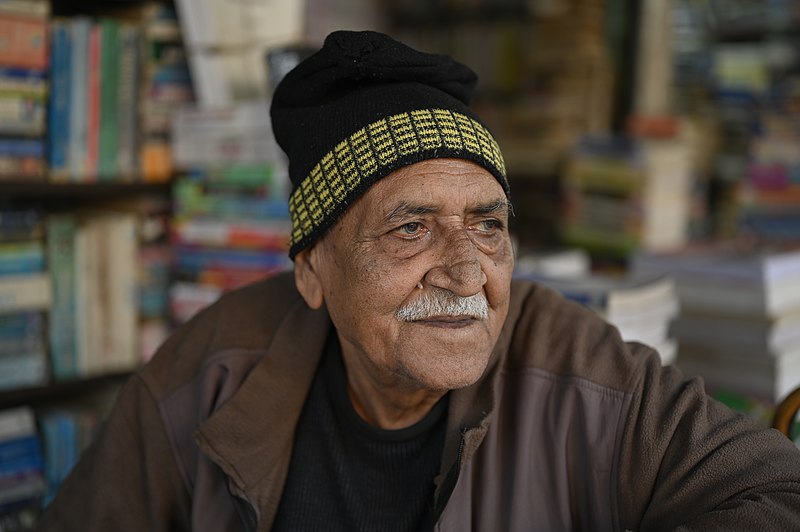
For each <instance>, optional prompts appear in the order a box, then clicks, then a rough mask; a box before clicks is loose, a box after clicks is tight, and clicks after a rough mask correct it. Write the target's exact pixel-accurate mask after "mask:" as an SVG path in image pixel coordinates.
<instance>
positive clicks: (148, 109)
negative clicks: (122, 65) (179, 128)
mask: <svg viewBox="0 0 800 532" xmlns="http://www.w3.org/2000/svg"><path fill="white" fill-rule="evenodd" d="M141 10H142V11H141V15H140V17H139V18H140V20H141V26H140V27H141V28H142V40H143V47H142V50H143V53H142V61H141V63H142V64H141V70H140V74H141V75H140V80H139V83H140V86H141V93H140V95H139V102H138V103H139V116H140V120H141V123H140V127H141V131H140V132H141V138H140V146H139V155H140V163H141V169H140V171H141V177H142V180H144V181H147V182H165V181H169V180H170V179H171V178H172V175H173V170H174V168H173V164H172V151H171V144H170V124H171V120H172V115H173V113H174V112H175V110H176V109H177V108H179V107H181V106H183V105H189V104H191V103H192V102H194V100H195V91H194V87H193V84H192V78H191V75H190V73H189V63H188V58H187V57H186V50H185V47H184V42H183V36H184V35H183V33H182V32H181V28H180V25H179V23H178V16H177V13H176V11H175V6H174V5H173V4H172V3H171V2H167V3H165V2H153V1H151V2H145V3H144V5H143V7H142V8H141Z"/></svg>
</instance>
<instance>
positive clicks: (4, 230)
mask: <svg viewBox="0 0 800 532" xmlns="http://www.w3.org/2000/svg"><path fill="white" fill-rule="evenodd" d="M42 236H43V229H42V216H41V213H40V211H39V210H38V209H35V208H13V209H0V242H22V241H28V240H37V239H41V238H42Z"/></svg>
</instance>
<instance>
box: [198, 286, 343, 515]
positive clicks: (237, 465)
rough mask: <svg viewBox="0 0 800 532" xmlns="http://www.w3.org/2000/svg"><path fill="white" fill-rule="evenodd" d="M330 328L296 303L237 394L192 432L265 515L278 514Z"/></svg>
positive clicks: (320, 315)
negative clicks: (297, 434)
mask: <svg viewBox="0 0 800 532" xmlns="http://www.w3.org/2000/svg"><path fill="white" fill-rule="evenodd" d="M330 326H331V323H330V319H329V317H328V314H327V312H326V311H324V310H319V311H313V310H311V309H309V308H308V307H307V306H306V305H305V303H304V302H303V300H302V299H298V300H297V301H296V302H295V304H294V305H293V306H292V307H291V309H290V310H289V312H288V313H287V315H286V318H285V320H284V321H283V323H282V324H281V325H280V326H279V327H278V329H277V332H276V333H275V336H274V338H273V340H272V342H271V344H270V345H269V347H268V348H267V352H266V354H265V356H264V358H263V359H262V360H261V361H260V362H259V363H258V364H257V365H256V366H255V367H254V368H253V370H252V371H251V372H250V374H249V375H248V377H247V378H246V379H245V381H244V382H243V383H242V385H241V387H240V388H239V390H238V391H237V392H236V394H235V395H234V396H233V397H231V399H230V400H229V401H228V402H227V403H225V404H224V405H223V406H222V407H220V408H219V409H218V410H217V411H216V412H215V413H214V414H213V415H212V416H211V417H209V418H208V419H207V420H206V421H204V422H203V423H202V424H201V425H200V426H199V428H198V430H197V431H196V432H195V439H196V441H197V443H198V445H199V446H200V448H201V449H202V450H203V452H205V453H206V455H207V456H208V457H209V458H211V459H212V460H213V461H214V462H215V463H217V465H219V466H220V467H221V468H222V469H223V471H224V472H225V473H226V474H227V475H228V476H229V478H230V479H231V480H232V482H233V487H234V488H235V489H238V490H239V491H240V492H241V493H242V494H243V495H246V498H247V499H248V500H249V502H250V503H251V504H252V505H253V507H254V508H256V509H257V511H258V510H259V509H260V510H263V511H265V513H267V515H274V513H275V511H277V507H278V503H279V502H280V496H281V491H282V489H283V484H284V480H285V476H286V472H287V471H288V467H289V460H290V458H291V449H292V440H293V438H294V429H295V424H296V422H297V419H298V418H299V417H300V413H301V412H302V409H303V404H304V402H305V398H306V395H307V393H308V390H309V388H310V387H311V382H312V380H313V378H314V374H315V371H316V368H317V366H318V365H319V360H320V358H321V355H322V353H323V351H324V344H325V340H326V338H327V336H328V331H329V330H330ZM298 331H301V332H302V333H301V334H298ZM275 398H280V399H279V400H275ZM260 520H261V519H260Z"/></svg>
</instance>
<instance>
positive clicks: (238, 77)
mask: <svg viewBox="0 0 800 532" xmlns="http://www.w3.org/2000/svg"><path fill="white" fill-rule="evenodd" d="M175 3H176V5H177V8H178V15H179V20H180V24H181V29H182V32H183V34H184V36H185V39H184V40H185V44H186V50H187V53H188V61H189V67H190V69H191V73H192V80H193V81H194V88H195V93H196V95H197V102H198V104H200V105H201V106H203V107H207V108H215V107H220V106H228V105H233V104H234V103H236V102H242V101H252V100H254V99H263V98H266V97H267V96H268V95H269V92H268V90H269V86H270V84H271V81H270V80H269V79H268V69H267V64H266V61H265V57H266V55H267V53H268V51H269V50H270V49H271V48H273V47H276V46H286V45H293V44H298V43H301V42H303V41H304V40H305V39H304V27H305V22H306V19H305V15H306V9H307V7H306V6H307V4H309V2H304V1H301V2H297V1H293V0H273V1H270V2H228V1H226V0H178V1H177V2H175ZM337 7H338V8H341V7H342V6H341V2H340V3H338V4H337Z"/></svg>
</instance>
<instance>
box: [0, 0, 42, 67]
mask: <svg viewBox="0 0 800 532" xmlns="http://www.w3.org/2000/svg"><path fill="white" fill-rule="evenodd" d="M47 34H48V31H47V20H46V19H44V18H34V17H25V16H16V15H11V14H8V13H3V12H0V35H5V36H6V38H5V39H4V46H2V47H0V64H3V65H8V66H16V67H26V68H36V69H41V70H44V69H45V68H47V63H48V49H47V42H48V39H47Z"/></svg>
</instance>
